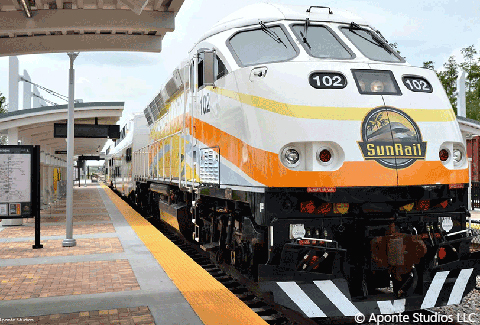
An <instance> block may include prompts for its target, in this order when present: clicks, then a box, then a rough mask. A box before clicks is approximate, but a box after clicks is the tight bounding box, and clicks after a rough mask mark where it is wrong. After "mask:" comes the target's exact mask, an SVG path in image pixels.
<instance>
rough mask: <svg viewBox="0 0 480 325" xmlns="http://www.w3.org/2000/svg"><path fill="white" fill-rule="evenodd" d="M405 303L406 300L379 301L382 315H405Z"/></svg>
mask: <svg viewBox="0 0 480 325" xmlns="http://www.w3.org/2000/svg"><path fill="white" fill-rule="evenodd" d="M392 302H393V303H392ZM405 303H406V300H405V299H398V300H392V301H390V300H386V301H377V305H378V309H380V314H395V313H403V312H404V311H405Z"/></svg>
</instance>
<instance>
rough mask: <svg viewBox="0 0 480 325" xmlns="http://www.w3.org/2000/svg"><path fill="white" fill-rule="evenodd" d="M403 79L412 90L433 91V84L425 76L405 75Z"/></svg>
mask: <svg viewBox="0 0 480 325" xmlns="http://www.w3.org/2000/svg"><path fill="white" fill-rule="evenodd" d="M402 80H403V84H404V85H405V87H407V88H408V89H409V90H411V91H414V92H422V93H431V92H432V91H433V88H432V85H431V84H430V83H429V82H428V80H427V79H425V78H423V77H417V76H405V77H403V78H402Z"/></svg>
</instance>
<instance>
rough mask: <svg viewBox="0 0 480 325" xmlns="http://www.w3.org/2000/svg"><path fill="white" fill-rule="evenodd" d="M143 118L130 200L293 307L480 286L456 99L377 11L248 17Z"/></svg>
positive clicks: (308, 312)
mask: <svg viewBox="0 0 480 325" xmlns="http://www.w3.org/2000/svg"><path fill="white" fill-rule="evenodd" d="M144 115H145V118H146V120H147V123H148V125H149V128H150V139H149V140H148V141H146V142H145V143H144V145H143V146H142V147H141V148H140V149H138V150H135V148H133V151H132V152H133V153H132V156H131V157H130V156H129V155H128V154H122V153H121V152H120V150H118V154H114V155H113V156H111V158H110V159H109V163H110V164H111V167H113V168H116V167H120V168H119V169H120V170H121V172H122V173H124V172H125V173H127V174H126V175H127V177H126V179H128V180H131V181H130V185H129V186H125V184H124V183H122V184H123V185H122V189H121V192H122V193H123V195H125V196H126V197H128V198H129V199H130V200H131V201H132V202H134V203H135V204H136V205H137V206H138V207H140V208H141V209H143V211H146V212H147V213H149V214H150V215H151V216H153V217H155V218H161V219H163V220H165V221H166V222H168V223H169V224H170V225H172V226H173V227H175V228H176V229H178V230H179V231H180V232H181V233H182V234H183V235H184V236H185V237H186V238H188V239H191V240H192V241H196V242H198V243H199V244H200V245H201V247H202V248H203V249H205V250H207V251H211V252H212V253H214V254H215V256H216V257H217V260H218V261H219V262H222V263H227V264H230V265H232V266H234V267H235V268H237V269H238V270H239V271H240V272H243V273H245V274H246V275H248V276H250V277H251V278H253V279H255V280H257V281H258V282H259V286H260V287H261V288H262V289H263V290H265V291H267V292H271V293H272V294H273V298H274V300H275V301H276V302H277V303H279V304H281V305H284V306H286V307H288V308H290V309H292V310H294V311H296V312H298V313H301V314H302V315H304V316H307V317H330V316H353V315H356V314H357V313H363V314H368V313H383V314H388V313H396V312H403V311H407V310H416V309H421V308H429V307H434V306H442V305H447V304H448V305H449V304H458V303H460V302H461V299H462V297H464V296H465V295H467V294H468V293H469V292H470V291H471V290H472V289H473V288H474V286H475V279H476V277H477V275H478V274H479V268H480V262H479V261H480V255H479V254H480V253H478V252H477V253H472V252H470V249H469V247H470V242H471V240H472V235H471V231H470V229H469V227H468V225H469V222H467V221H468V219H469V216H470V215H469V212H468V208H467V191H468V180H469V174H468V163H467V157H466V152H465V142H464V139H463V138H462V135H461V132H460V129H459V126H458V123H457V121H456V118H455V115H454V112H453V110H452V107H451V105H450V103H449V100H448V98H447V96H446V94H445V91H444V90H443V88H442V85H441V83H440V82H439V80H438V78H437V76H436V74H435V72H433V71H432V70H429V69H424V68H417V67H413V66H411V65H409V64H408V63H407V62H406V61H405V60H404V58H403V57H401V56H400V55H399V53H398V52H397V51H396V50H395V49H393V48H392V47H391V46H389V45H388V42H387V41H386V40H385V39H384V38H383V36H382V35H381V34H380V32H378V31H377V30H375V29H374V28H373V27H371V25H369V24H368V23H367V22H366V21H364V20H362V19H361V18H359V17H356V16H353V15H352V14H350V13H346V12H341V11H338V10H335V9H331V8H328V7H320V6H280V5H274V4H255V5H252V6H248V7H245V8H244V9H242V10H239V11H237V12H235V13H233V14H231V15H230V16H228V17H226V18H225V19H223V20H221V21H220V22H218V23H217V24H216V25H215V26H214V27H213V28H212V29H211V30H210V31H208V32H207V33H206V34H205V35H204V36H203V37H202V38H201V39H200V40H199V41H198V42H197V43H196V44H195V45H194V47H193V48H192V50H191V51H190V53H189V55H188V58H187V59H186V60H185V61H183V62H182V64H181V65H180V66H179V67H178V68H177V69H175V70H174V71H173V73H172V75H171V77H170V78H169V79H168V82H167V83H166V84H165V86H164V87H162V88H161V90H160V92H159V93H158V95H157V96H156V97H155V98H154V99H153V101H152V102H151V103H150V104H149V105H148V106H147V107H146V109H145V111H144ZM134 131H135V130H134ZM133 139H136V136H135V135H133ZM121 143H122V142H120V145H121ZM123 147H124V148H126V146H123ZM122 152H123V151H122ZM129 159H131V161H129ZM122 164H125V166H128V168H127V167H126V168H125V169H122V168H123V167H121V166H123V165H122ZM127 164H128V165H127ZM129 175H132V176H131V178H130V176H129ZM117 176H119V174H117ZM121 176H122V177H123V174H122V175H121ZM118 184H119V183H118V182H114V183H113V185H114V186H117V189H118ZM125 188H126V189H127V191H125ZM119 190H120V189H119Z"/></svg>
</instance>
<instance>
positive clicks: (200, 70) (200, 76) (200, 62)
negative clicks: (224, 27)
mask: <svg viewBox="0 0 480 325" xmlns="http://www.w3.org/2000/svg"><path fill="white" fill-rule="evenodd" d="M202 87H203V53H201V54H200V57H199V58H198V89H200V88H202Z"/></svg>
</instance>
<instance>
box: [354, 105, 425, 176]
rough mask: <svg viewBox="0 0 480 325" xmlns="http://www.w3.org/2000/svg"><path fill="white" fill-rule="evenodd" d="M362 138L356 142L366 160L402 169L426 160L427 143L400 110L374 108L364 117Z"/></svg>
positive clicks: (415, 126)
mask: <svg viewBox="0 0 480 325" xmlns="http://www.w3.org/2000/svg"><path fill="white" fill-rule="evenodd" d="M362 140H363V141H358V145H359V146H360V150H361V151H362V155H363V158H364V159H365V160H375V161H377V162H378V163H379V164H381V165H382V166H385V167H387V168H395V169H402V168H406V167H408V166H410V165H411V164H413V163H414V162H415V161H416V160H419V159H425V154H426V152H427V143H426V142H423V141H422V134H421V133H420V129H419V128H418V126H417V124H416V123H415V122H414V121H413V120H412V118H411V117H410V116H408V115H407V114H405V113H404V112H402V111H401V110H399V109H396V108H393V107H389V106H382V107H377V108H375V109H373V110H371V111H370V112H368V114H367V115H366V116H365V118H364V119H363V123H362Z"/></svg>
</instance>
